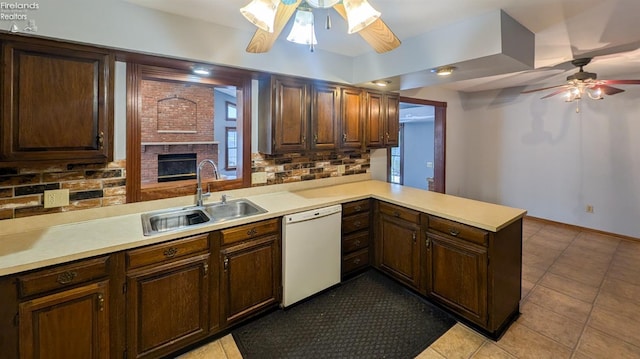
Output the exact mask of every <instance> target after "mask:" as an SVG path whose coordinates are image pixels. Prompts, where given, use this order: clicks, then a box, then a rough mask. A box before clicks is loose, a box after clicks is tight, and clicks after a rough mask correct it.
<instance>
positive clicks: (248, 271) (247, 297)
mask: <svg viewBox="0 0 640 359" xmlns="http://www.w3.org/2000/svg"><path fill="white" fill-rule="evenodd" d="M278 238H279V236H278V235H268V236H264V237H262V238H256V239H254V240H251V241H248V242H244V243H241V244H238V245H234V246H231V247H228V248H224V249H222V250H221V251H220V261H221V263H220V265H221V268H222V271H221V280H220V287H221V288H220V298H221V305H222V321H223V322H224V323H226V324H227V325H228V324H231V323H234V322H236V321H238V320H240V319H242V318H246V317H248V316H250V315H252V314H254V313H256V312H258V311H260V310H262V309H265V308H267V307H270V306H272V305H275V304H276V303H278V302H279V301H280V283H281V279H280V278H281V276H280V273H281V268H280V263H281V262H280V246H279V239H278Z"/></svg>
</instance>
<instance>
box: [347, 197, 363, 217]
mask: <svg viewBox="0 0 640 359" xmlns="http://www.w3.org/2000/svg"><path fill="white" fill-rule="evenodd" d="M369 203H370V202H369V200H368V199H363V200H362V201H355V202H349V203H345V204H343V205H342V216H343V217H344V216H348V215H351V214H355V213H360V212H369Z"/></svg>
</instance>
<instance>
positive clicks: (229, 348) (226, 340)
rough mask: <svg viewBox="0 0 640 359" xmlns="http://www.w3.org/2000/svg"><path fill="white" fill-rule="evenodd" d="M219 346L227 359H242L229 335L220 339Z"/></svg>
mask: <svg viewBox="0 0 640 359" xmlns="http://www.w3.org/2000/svg"><path fill="white" fill-rule="evenodd" d="M220 344H221V345H222V349H223V350H224V353H225V354H226V355H227V358H228V359H242V354H240V350H238V346H237V345H236V341H235V340H233V336H232V335H231V334H228V335H226V336H224V337H222V338H220Z"/></svg>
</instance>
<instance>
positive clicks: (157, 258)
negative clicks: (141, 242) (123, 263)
mask: <svg viewBox="0 0 640 359" xmlns="http://www.w3.org/2000/svg"><path fill="white" fill-rule="evenodd" d="M207 250H209V236H208V235H207V234H201V235H197V236H193V237H188V238H184V239H178V240H175V241H170V242H167V243H161V244H156V245H151V246H148V247H144V248H140V249H134V250H131V251H127V255H126V258H127V269H133V268H138V267H143V266H146V265H150V264H155V263H162V262H166V261H170V260H173V259H176V258H183V257H185V256H188V255H191V254H195V253H200V252H206V251H207Z"/></svg>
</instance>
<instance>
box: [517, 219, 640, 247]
mask: <svg viewBox="0 0 640 359" xmlns="http://www.w3.org/2000/svg"><path fill="white" fill-rule="evenodd" d="M524 218H525V219H527V220H531V221H536V222H541V223H547V224H553V225H559V226H563V227H566V228H571V229H575V230H578V231H582V232H591V233H597V234H602V235H605V236H610V237H616V238H620V239H626V240H629V241H635V242H640V238H636V237H631V236H626V235H624V234H617V233H611V232H606V231H601V230H599V229H593V228H588V227H582V226H576V225H575V224H567V223H563V222H557V221H552V220H550V219H545V218H539V217H533V216H529V215H526V216H524Z"/></svg>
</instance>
